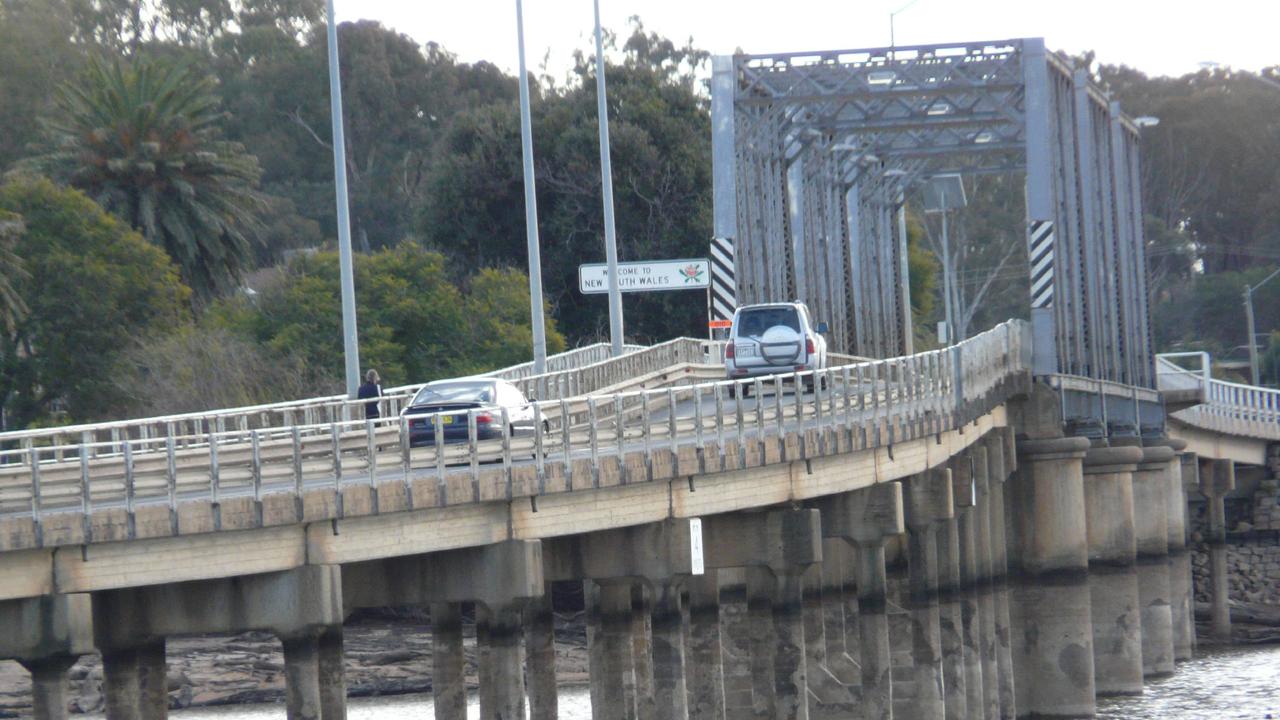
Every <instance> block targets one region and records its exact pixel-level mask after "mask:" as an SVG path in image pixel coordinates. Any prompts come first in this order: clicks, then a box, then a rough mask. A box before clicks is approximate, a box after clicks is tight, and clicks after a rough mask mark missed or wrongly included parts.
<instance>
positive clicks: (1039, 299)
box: [1027, 220, 1053, 308]
mask: <svg viewBox="0 0 1280 720" xmlns="http://www.w3.org/2000/svg"><path fill="white" fill-rule="evenodd" d="M1027 234H1028V247H1027V256H1028V257H1029V258H1030V260H1031V307H1033V308H1047V307H1053V221H1052V220H1033V221H1031V224H1030V225H1029V227H1028V228H1027Z"/></svg>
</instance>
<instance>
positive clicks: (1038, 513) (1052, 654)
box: [1006, 391, 1096, 717]
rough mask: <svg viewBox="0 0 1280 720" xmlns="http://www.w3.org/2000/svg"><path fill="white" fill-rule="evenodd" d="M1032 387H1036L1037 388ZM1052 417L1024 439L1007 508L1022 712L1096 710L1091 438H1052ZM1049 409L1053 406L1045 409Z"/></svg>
mask: <svg viewBox="0 0 1280 720" xmlns="http://www.w3.org/2000/svg"><path fill="white" fill-rule="evenodd" d="M1033 392H1034V391H1033ZM1034 399H1037V400H1042V403H1040V404H1042V407H1040V408H1037V410H1038V411H1039V412H1042V413H1044V414H1045V415H1047V416H1048V417H1049V418H1052V419H1051V421H1050V423H1048V424H1047V425H1046V424H1045V423H1043V422H1042V423H1041V424H1040V425H1039V426H1030V427H1028V430H1030V431H1033V432H1037V433H1038V437H1036V436H1033V437H1035V439H1028V440H1021V441H1019V443H1018V453H1019V457H1018V472H1017V475H1016V476H1015V477H1014V479H1013V480H1012V481H1011V482H1010V486H1009V493H1008V495H1007V497H1006V500H1007V501H1008V507H1006V515H1007V518H1008V520H1009V522H1010V530H1011V531H1012V536H1011V538H1010V542H1009V550H1010V553H1011V554H1012V555H1013V562H1012V563H1011V565H1012V567H1013V568H1015V576H1014V577H1015V585H1014V603H1013V613H1014V617H1013V623H1012V625H1013V638H1014V642H1013V653H1014V655H1013V665H1014V669H1015V672H1016V678H1015V681H1014V682H1015V684H1016V687H1017V694H1018V696H1017V703H1018V709H1017V716H1018V717H1093V715H1094V713H1095V711H1096V705H1095V700H1094V669H1093V627H1092V622H1091V620H1090V612H1091V611H1090V594H1089V584H1088V564H1089V553H1088V541H1087V533H1086V524H1085V503H1084V475H1083V469H1082V462H1083V460H1084V454H1085V451H1086V450H1087V449H1088V447H1089V441H1088V440H1087V439H1086V438H1075V437H1072V438H1064V437H1053V436H1052V435H1048V434H1047V433H1046V434H1039V433H1044V431H1045V430H1046V429H1051V431H1052V432H1058V426H1057V422H1058V418H1059V417H1060V414H1059V411H1058V409H1057V407H1056V403H1050V402H1043V399H1042V398H1034ZM1046 410H1047V412H1046Z"/></svg>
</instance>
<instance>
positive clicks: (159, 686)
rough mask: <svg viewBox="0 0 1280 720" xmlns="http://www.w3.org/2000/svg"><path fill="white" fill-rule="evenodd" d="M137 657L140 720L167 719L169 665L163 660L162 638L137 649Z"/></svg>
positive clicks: (163, 643)
mask: <svg viewBox="0 0 1280 720" xmlns="http://www.w3.org/2000/svg"><path fill="white" fill-rule="evenodd" d="M137 657H138V701H139V709H140V711H141V717H142V720H163V719H164V718H167V717H169V681H168V668H169V665H168V662H167V660H166V658H165V641H164V638H160V639H158V640H155V641H153V642H149V643H147V644H146V645H143V646H141V647H139V648H138V650H137Z"/></svg>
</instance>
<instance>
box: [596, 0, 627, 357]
mask: <svg viewBox="0 0 1280 720" xmlns="http://www.w3.org/2000/svg"><path fill="white" fill-rule="evenodd" d="M594 4H595V10H596V105H597V111H596V112H597V114H598V115H599V117H600V183H601V188H602V190H603V192H602V198H603V202H604V257H605V262H606V263H608V265H609V280H608V282H609V341H610V343H611V344H612V347H613V350H612V352H613V357H621V356H622V291H621V290H620V289H619V288H618V238H617V233H616V231H615V229H614V224H613V166H612V164H611V163H610V160H609V109H608V107H606V105H605V91H604V41H603V40H601V39H600V0H594Z"/></svg>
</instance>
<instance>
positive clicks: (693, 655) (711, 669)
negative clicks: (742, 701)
mask: <svg viewBox="0 0 1280 720" xmlns="http://www.w3.org/2000/svg"><path fill="white" fill-rule="evenodd" d="M686 587H687V588H688V591H689V638H688V645H687V646H686V648H685V649H686V651H687V653H686V661H687V662H688V671H687V673H686V680H687V682H688V688H687V689H688V698H689V699H688V712H689V718H690V720H723V718H724V717H725V691H724V670H723V664H722V660H721V658H722V657H723V653H722V646H723V645H722V641H721V637H720V587H719V572H718V571H716V570H707V571H705V572H704V574H702V575H695V576H693V577H690V578H689V579H688V580H687V581H686Z"/></svg>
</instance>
